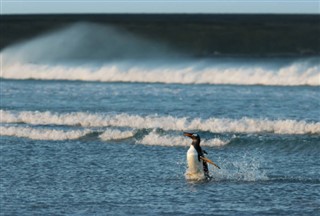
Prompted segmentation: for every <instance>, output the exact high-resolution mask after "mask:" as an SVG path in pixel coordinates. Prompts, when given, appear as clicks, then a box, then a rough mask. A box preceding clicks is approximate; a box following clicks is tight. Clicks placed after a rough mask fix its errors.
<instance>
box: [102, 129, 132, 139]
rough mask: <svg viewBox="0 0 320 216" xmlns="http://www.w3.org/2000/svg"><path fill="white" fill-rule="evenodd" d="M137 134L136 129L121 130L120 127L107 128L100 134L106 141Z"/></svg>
mask: <svg viewBox="0 0 320 216" xmlns="http://www.w3.org/2000/svg"><path fill="white" fill-rule="evenodd" d="M135 134H136V131H134V130H125V131H121V130H118V129H107V130H106V131H104V132H103V133H102V134H101V135H100V136H99V138H100V139H102V140H105V141H108V140H120V139H128V138H132V137H133V136H134V135H135Z"/></svg>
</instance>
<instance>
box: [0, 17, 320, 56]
mask: <svg viewBox="0 0 320 216" xmlns="http://www.w3.org/2000/svg"><path fill="white" fill-rule="evenodd" d="M0 19H1V24H0V28H1V32H2V33H1V35H0V37H1V40H0V49H1V50H3V49H4V48H5V47H8V46H10V45H12V44H15V43H17V42H20V41H24V40H28V39H30V38H33V37H35V36H38V35H41V34H43V33H46V32H51V31H54V30H55V29H59V28H63V27H66V26H68V25H72V24H74V23H77V22H92V23H98V24H101V25H111V26H114V27H116V28H120V29H122V30H125V31H127V32H130V33H132V34H135V35H137V36H139V37H142V38H147V39H150V40H155V41H161V42H164V43H166V44H168V45H169V46H171V47H173V48H174V49H177V50H179V51H181V52H183V53H186V54H187V55H188V56H194V57H198V56H199V57H203V56H204V57H210V56H217V55H219V56H233V55H236V56H238V55H240V56H310V55H311V56H318V55H320V15H317V14H315V15H310V14H299V15H292V14H33V15H1V17H0Z"/></svg>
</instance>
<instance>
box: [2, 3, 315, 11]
mask: <svg viewBox="0 0 320 216" xmlns="http://www.w3.org/2000/svg"><path fill="white" fill-rule="evenodd" d="M0 2H1V3H0V7H1V8H0V12H1V14H46V13H218V14H224V13H275V14H277V13H285V14H320V0H91V1H90V0H0Z"/></svg>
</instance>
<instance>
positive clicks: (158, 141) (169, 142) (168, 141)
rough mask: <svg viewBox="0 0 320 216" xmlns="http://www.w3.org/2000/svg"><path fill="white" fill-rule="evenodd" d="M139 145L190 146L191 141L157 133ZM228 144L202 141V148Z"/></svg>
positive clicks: (210, 140) (209, 140)
mask: <svg viewBox="0 0 320 216" xmlns="http://www.w3.org/2000/svg"><path fill="white" fill-rule="evenodd" d="M137 142H138V143H141V144H144V145H157V146H189V145H190V140H188V139H186V138H185V137H183V136H170V135H160V134H158V133H156V132H155V131H152V132H150V133H149V134H148V135H146V136H144V137H143V139H142V140H140V141H137ZM226 144H228V141H223V140H221V139H218V138H214V139H208V140H206V139H203V140H202V141H201V145H202V146H208V147H213V146H223V145H226Z"/></svg>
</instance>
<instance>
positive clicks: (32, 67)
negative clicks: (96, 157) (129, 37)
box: [0, 62, 320, 86]
mask: <svg viewBox="0 0 320 216" xmlns="http://www.w3.org/2000/svg"><path fill="white" fill-rule="evenodd" d="M151 65H153V64H151ZM0 77H1V78H6V79H40V80H82V81H101V82H147V83H158V82H160V83H180V84H237V85H256V84H261V85H280V86H295V85H311V86H319V85H320V63H318V64H313V65H309V64H305V63H300V62H298V63H293V64H291V65H289V66H283V67H281V68H275V67H274V68H273V69H271V68H268V67H263V66H251V65H232V64H231V65H229V66H217V65H215V64H208V66H206V67H204V68H198V66H197V63H196V62H194V63H193V64H192V63H191V64H190V63H186V64H185V66H179V67H178V66H174V65H167V66H159V65H153V66H148V67H144V66H139V63H133V64H131V65H126V66H121V64H120V63H114V64H108V65H103V66H100V67H91V66H84V65H80V66H73V67H71V66H63V65H41V64H40V65H36V64H21V63H13V64H4V65H3V70H2V73H1V76H0Z"/></svg>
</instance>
